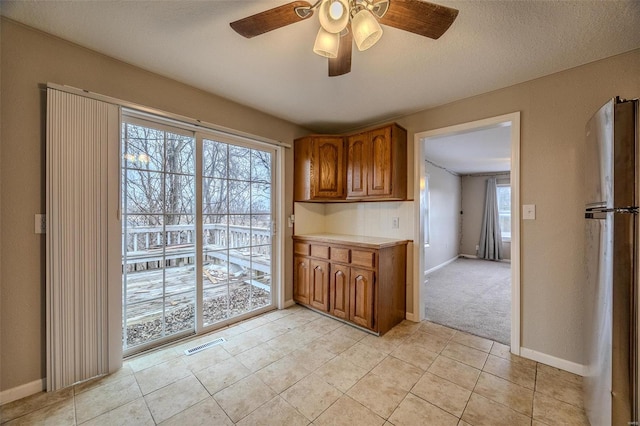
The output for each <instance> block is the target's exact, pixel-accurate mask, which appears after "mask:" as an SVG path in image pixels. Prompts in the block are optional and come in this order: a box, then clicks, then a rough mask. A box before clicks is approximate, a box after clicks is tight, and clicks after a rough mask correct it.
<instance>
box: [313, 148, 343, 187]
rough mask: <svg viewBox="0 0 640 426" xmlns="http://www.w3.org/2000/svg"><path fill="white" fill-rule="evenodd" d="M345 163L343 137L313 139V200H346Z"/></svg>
mask: <svg viewBox="0 0 640 426" xmlns="http://www.w3.org/2000/svg"><path fill="white" fill-rule="evenodd" d="M344 161H345V158H344V140H343V139H342V137H317V138H314V139H313V159H312V161H311V174H312V178H311V185H312V193H311V198H312V199H323V198H344V174H345V164H344Z"/></svg>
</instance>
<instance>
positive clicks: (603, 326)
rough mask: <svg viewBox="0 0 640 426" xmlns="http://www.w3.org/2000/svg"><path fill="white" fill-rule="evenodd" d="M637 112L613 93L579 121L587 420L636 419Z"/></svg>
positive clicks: (600, 423)
mask: <svg viewBox="0 0 640 426" xmlns="http://www.w3.org/2000/svg"><path fill="white" fill-rule="evenodd" d="M638 120H639V118H638V100H637V99H636V100H630V101H625V100H622V99H620V98H615V99H612V100H611V101H609V102H608V103H607V104H606V105H604V106H603V107H602V108H600V110H599V111H598V112H597V113H596V114H595V115H594V116H593V117H592V118H591V120H589V122H588V123H587V127H586V169H585V178H586V179H585V184H586V187H585V191H586V195H587V199H586V205H585V218H586V221H585V222H586V226H585V238H586V240H585V250H586V251H585V269H586V283H585V309H586V313H585V319H586V324H585V327H586V332H587V348H586V349H587V351H586V356H587V359H586V367H587V371H586V376H585V378H584V402H585V408H586V411H587V415H588V416H589V421H590V422H591V425H592V426H605V425H615V426H618V425H623V426H624V425H629V424H631V425H637V424H638V423H637V421H638V407H637V405H638V403H637V401H638V389H637V386H638V385H637V383H638V373H637V371H638V355H637V350H638V346H637V345H638V327H637V324H638V318H637V315H638V312H637V311H638V300H637V297H638V266H639V262H638V232H639V231H640V228H639V226H638V204H639V199H640V198H639V197H638V191H639V187H640V185H639V184H638V182H639V179H638V176H639V174H638V173H639V172H638V170H639V169H638V166H639V164H640V163H639V161H638V158H639V154H640V153H639V152H638V151H639V148H638V142H639V141H638ZM634 422H635V423H634Z"/></svg>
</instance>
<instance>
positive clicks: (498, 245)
mask: <svg viewBox="0 0 640 426" xmlns="http://www.w3.org/2000/svg"><path fill="white" fill-rule="evenodd" d="M478 257H480V258H482V259H490V260H500V259H502V234H501V232H500V216H499V215H498V195H497V192H496V179H495V178H489V179H487V194H486V196H485V202H484V216H483V218H482V230H481V232H480V247H479V249H478Z"/></svg>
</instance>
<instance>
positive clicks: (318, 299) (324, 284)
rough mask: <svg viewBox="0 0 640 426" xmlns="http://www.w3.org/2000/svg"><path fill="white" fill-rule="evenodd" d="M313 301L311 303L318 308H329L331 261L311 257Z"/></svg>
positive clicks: (326, 309)
mask: <svg viewBox="0 0 640 426" xmlns="http://www.w3.org/2000/svg"><path fill="white" fill-rule="evenodd" d="M309 266H310V268H311V276H310V278H311V280H310V282H309V284H310V285H311V288H310V290H311V301H310V302H309V304H310V305H311V306H313V307H314V308H316V309H321V310H323V311H328V310H329V262H324V261H322V260H316V259H311V260H310V261H309Z"/></svg>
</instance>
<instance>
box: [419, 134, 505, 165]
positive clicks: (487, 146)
mask: <svg viewBox="0 0 640 426" xmlns="http://www.w3.org/2000/svg"><path fill="white" fill-rule="evenodd" d="M424 144H425V145H424V146H425V150H424V152H425V158H426V159H427V160H429V161H430V162H432V163H434V164H436V165H437V166H440V167H443V168H445V169H447V170H449V171H451V172H454V173H458V174H461V175H465V174H473V173H487V172H506V171H509V170H511V126H509V125H506V126H503V125H498V126H492V127H489V128H484V129H480V130H473V131H470V132H466V133H456V134H452V135H443V136H434V137H430V138H426V139H425V140H424Z"/></svg>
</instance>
